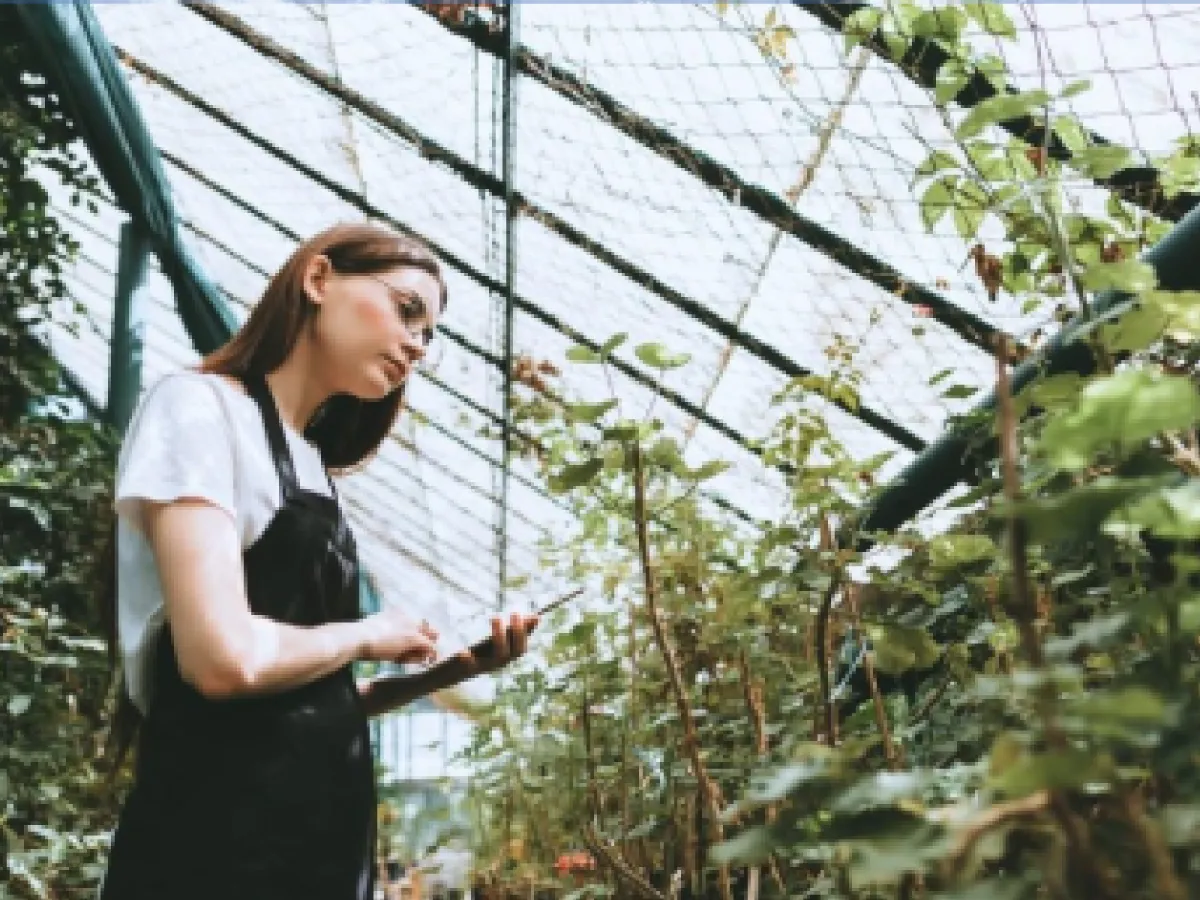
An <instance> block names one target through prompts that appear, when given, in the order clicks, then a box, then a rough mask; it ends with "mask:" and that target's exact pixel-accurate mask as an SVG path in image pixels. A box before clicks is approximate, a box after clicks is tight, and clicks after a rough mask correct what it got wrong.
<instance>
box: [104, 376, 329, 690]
mask: <svg viewBox="0 0 1200 900" xmlns="http://www.w3.org/2000/svg"><path fill="white" fill-rule="evenodd" d="M284 434H285V435H286V436H287V441H288V446H289V448H290V449H291V453H292V462H293V464H294V466H295V470H296V480H297V481H298V482H299V485H300V487H301V488H302V489H304V490H309V491H316V492H318V493H323V494H326V495H328V494H329V482H328V480H327V479H326V475H325V469H324V466H323V465H322V462H321V455H320V453H319V452H318V450H317V448H316V447H315V446H313V445H312V444H310V443H308V442H307V441H305V440H304V438H303V437H302V436H301V435H300V434H298V433H297V432H296V431H295V430H294V429H292V428H290V427H288V426H287V424H286V423H285V424H284ZM182 498H195V499H202V500H207V501H208V502H210V503H212V504H213V505H215V506H217V507H219V508H221V509H223V510H225V511H226V512H227V513H228V514H229V516H230V517H231V518H232V519H233V520H234V522H236V523H237V530H238V534H239V536H240V537H241V543H242V548H243V549H246V548H248V547H249V546H250V545H251V544H253V543H254V542H255V541H256V540H257V539H258V537H259V535H261V534H262V533H263V531H264V530H266V527H267V525H268V524H270V521H271V519H272V518H273V517H274V515H275V512H276V510H278V509H279V506H280V504H281V502H282V500H281V489H280V485H279V476H278V474H277V473H276V471H275V463H274V461H273V460H272V458H271V450H270V445H269V443H268V442H267V433H266V429H265V427H264V425H263V420H262V416H261V414H260V413H259V408H258V404H257V403H255V402H254V400H253V398H251V397H250V396H249V395H247V394H246V393H245V392H244V391H243V390H241V388H240V387H239V386H238V385H235V384H232V383H230V382H229V381H227V380H226V379H225V378H223V377H221V376H219V375H207V374H201V373H198V372H193V371H184V372H175V373H172V374H169V375H167V376H165V377H163V378H162V379H160V380H159V381H158V382H157V383H155V384H154V385H153V386H151V387H150V388H148V389H147V390H146V392H145V393H144V394H143V396H142V399H141V402H140V403H139V404H138V408H137V409H136V410H135V412H134V414H133V418H132V419H131V421H130V423H129V428H128V430H127V431H126V434H125V440H124V444H123V445H122V447H121V453H120V456H119V458H118V462H117V488H116V501H117V515H118V519H117V631H118V638H119V643H120V646H121V655H122V659H123V662H124V670H125V681H126V684H127V685H128V688H129V695H130V698H131V699H132V700H133V702H134V703H135V704H136V705H137V706H138V707H139V708H140V709H141V710H142V711H143V712H145V711H146V709H147V708H148V706H149V702H150V697H151V688H152V685H151V684H150V677H151V675H152V673H153V661H154V653H155V648H156V646H157V637H158V634H159V632H160V630H161V628H162V624H163V621H164V608H163V594H162V586H161V584H160V582H159V577H158V567H157V565H156V563H155V558H154V554H153V551H152V550H151V548H150V544H149V543H148V542H147V540H146V537H145V531H144V528H143V512H144V509H145V505H144V504H145V502H146V501H150V502H159V503H166V502H170V501H172V500H178V499H182Z"/></svg>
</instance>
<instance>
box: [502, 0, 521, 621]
mask: <svg viewBox="0 0 1200 900" xmlns="http://www.w3.org/2000/svg"><path fill="white" fill-rule="evenodd" d="M518 9H519V4H518V3H517V2H515V0H508V2H506V3H505V4H504V5H503V10H504V35H505V57H504V99H503V112H502V117H503V118H502V124H501V128H502V130H503V134H502V137H501V140H502V145H503V151H502V157H501V165H502V166H503V177H504V354H503V358H504V373H503V375H504V381H503V383H504V420H503V422H502V425H501V432H502V441H503V444H504V447H503V453H504V461H503V465H502V466H501V469H500V533H499V542H500V565H499V581H500V584H499V597H498V601H499V606H500V609H504V606H505V600H506V597H505V594H506V590H505V585H506V584H507V583H508V502H509V500H508V478H509V469H510V468H511V463H512V448H511V444H512V374H513V296H514V294H515V292H516V277H517V275H516V263H517V246H516V245H517V206H516V204H515V203H514V202H513V195H514V194H515V193H516V191H515V189H514V178H515V175H516V171H515V168H516V166H515V155H516V146H517V129H516V113H517V110H516V96H515V91H516V78H515V73H514V59H513V54H514V51H515V48H516V46H517V38H516V31H517V10H518Z"/></svg>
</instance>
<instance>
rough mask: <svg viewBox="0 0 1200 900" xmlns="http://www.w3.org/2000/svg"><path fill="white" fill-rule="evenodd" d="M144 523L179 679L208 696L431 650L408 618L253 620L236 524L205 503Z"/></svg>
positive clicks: (272, 688) (162, 507) (263, 688)
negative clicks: (317, 622)
mask: <svg viewBox="0 0 1200 900" xmlns="http://www.w3.org/2000/svg"><path fill="white" fill-rule="evenodd" d="M143 521H144V523H145V527H146V534H147V537H148V539H149V541H150V545H151V547H152V548H153V550H154V554H155V557H156V560H157V563H158V571H159V578H160V580H161V582H162V589H163V596H164V598H165V602H166V614H167V620H168V621H169V622H170V625H171V636H172V639H173V641H174V644H175V654H176V657H177V659H178V661H179V669H180V673H181V674H182V675H183V678H184V680H186V681H187V682H189V683H190V684H191V685H192V686H193V687H195V688H196V690H198V691H199V692H200V693H201V694H204V695H205V696H207V697H211V698H225V697H233V696H238V695H244V694H266V693H273V692H278V691H283V690H286V689H288V688H293V687H298V686H300V685H303V684H307V683H309V682H312V681H315V680H317V679H318V678H321V677H323V676H325V675H328V674H330V673H331V672H334V671H336V670H338V669H340V668H341V667H342V666H345V665H346V664H347V663H350V662H353V661H355V660H358V659H380V658H382V659H402V658H405V657H409V658H413V657H418V658H420V657H425V656H428V655H429V654H431V653H432V651H433V645H432V643H431V642H430V641H429V640H428V639H427V638H425V637H424V636H423V635H421V634H419V633H418V632H417V631H416V630H415V629H414V628H413V627H412V626H411V625H410V624H409V623H408V622H407V620H406V619H404V618H403V617H400V616H399V615H398V614H389V613H388V612H387V611H384V612H381V613H377V614H376V615H373V616H370V617H368V618H366V619H362V620H360V621H357V622H338V623H331V624H328V625H321V626H318V627H315V628H305V627H299V626H293V625H286V624H282V623H279V622H275V621H273V620H271V619H267V618H264V617H262V616H257V615H254V614H253V613H252V612H251V611H250V606H249V603H248V601H247V599H246V586H245V578H244V574H243V570H242V551H241V546H240V543H239V541H238V535H237V530H236V527H235V525H234V522H233V519H232V518H231V517H230V516H229V514H228V513H227V512H225V511H224V510H222V509H219V508H218V507H216V506H214V505H212V504H210V503H207V502H204V501H191V500H179V501H175V502H172V503H165V504H149V505H148V506H147V508H146V511H145V516H144V520H143Z"/></svg>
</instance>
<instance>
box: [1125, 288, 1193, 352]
mask: <svg viewBox="0 0 1200 900" xmlns="http://www.w3.org/2000/svg"><path fill="white" fill-rule="evenodd" d="M1139 300H1140V301H1141V303H1142V305H1143V306H1144V307H1145V308H1146V309H1154V310H1156V311H1157V313H1158V315H1159V316H1160V317H1161V318H1162V333H1163V334H1164V335H1165V336H1167V337H1170V338H1172V339H1174V340H1176V341H1179V342H1180V343H1182V344H1190V343H1193V342H1195V341H1200V291H1148V292H1146V293H1145V294H1143V295H1142V296H1141V297H1140V298H1139Z"/></svg>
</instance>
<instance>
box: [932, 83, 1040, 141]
mask: <svg viewBox="0 0 1200 900" xmlns="http://www.w3.org/2000/svg"><path fill="white" fill-rule="evenodd" d="M1049 101H1050V95H1049V94H1047V93H1046V92H1045V91H1042V90H1036V91H1027V92H1025V93H1023V94H999V95H997V96H995V97H988V98H987V99H986V100H982V101H980V102H979V103H977V104H976V105H975V106H974V107H973V108H972V109H971V111H970V112H969V113H968V114H967V116H966V118H965V119H963V121H962V122H961V123H960V124H959V126H958V129H957V130H956V132H955V134H956V135H957V136H958V137H959V138H962V139H966V138H972V137H975V136H976V135H977V134H979V133H980V132H982V131H983V129H984V128H986V127H987V126H988V125H995V124H997V123H999V122H1007V121H1008V120H1009V119H1019V118H1020V117H1022V116H1027V115H1029V113H1030V112H1031V111H1033V110H1034V109H1038V108H1040V107H1043V106H1045V105H1046V104H1047V103H1048V102H1049Z"/></svg>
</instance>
